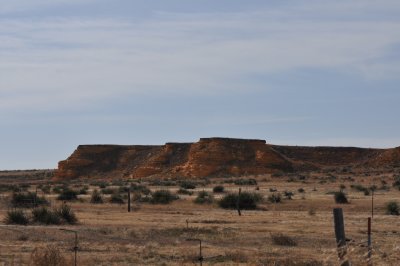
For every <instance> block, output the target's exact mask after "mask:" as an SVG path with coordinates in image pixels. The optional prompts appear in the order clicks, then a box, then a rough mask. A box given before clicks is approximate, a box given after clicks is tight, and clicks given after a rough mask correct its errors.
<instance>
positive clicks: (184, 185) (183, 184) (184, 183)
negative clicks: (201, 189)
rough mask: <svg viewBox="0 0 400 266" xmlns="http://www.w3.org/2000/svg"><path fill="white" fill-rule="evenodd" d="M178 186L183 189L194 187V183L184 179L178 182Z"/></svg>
mask: <svg viewBox="0 0 400 266" xmlns="http://www.w3.org/2000/svg"><path fill="white" fill-rule="evenodd" d="M179 186H180V187H181V188H184V189H195V188H196V183H194V182H191V181H186V180H185V181H182V182H180V184H179Z"/></svg>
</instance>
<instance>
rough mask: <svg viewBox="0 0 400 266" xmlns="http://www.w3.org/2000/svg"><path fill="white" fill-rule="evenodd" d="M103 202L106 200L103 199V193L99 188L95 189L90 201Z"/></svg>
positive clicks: (94, 202)
mask: <svg viewBox="0 0 400 266" xmlns="http://www.w3.org/2000/svg"><path fill="white" fill-rule="evenodd" d="M103 202H104V201H103V197H102V196H101V193H100V192H99V191H98V190H97V189H95V190H93V192H92V196H91V198H90V203H93V204H101V203H103Z"/></svg>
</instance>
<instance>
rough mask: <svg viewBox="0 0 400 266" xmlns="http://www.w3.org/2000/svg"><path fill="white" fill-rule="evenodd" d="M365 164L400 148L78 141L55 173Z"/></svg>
mask: <svg viewBox="0 0 400 266" xmlns="http://www.w3.org/2000/svg"><path fill="white" fill-rule="evenodd" d="M361 165H362V166H364V167H393V166H400V149H399V148H396V149H386V150H385V149H363V148H351V147H298V146H278V145H271V144H267V143H266V141H264V140H247V139H232V138H202V139H200V141H198V142H195V143H167V144H165V145H160V146H143V145H133V146H121V145H80V146H79V147H78V148H77V149H76V150H75V151H74V152H73V154H72V155H71V156H70V157H69V158H68V159H67V160H64V161H61V162H59V165H58V171H57V173H56V177H57V178H59V179H64V178H91V177H110V178H111V177H118V178H119V177H133V178H140V177H147V176H154V175H157V176H160V177H204V176H239V175H248V174H264V173H274V172H293V171H298V170H313V169H314V170H315V169H320V168H324V167H341V166H361Z"/></svg>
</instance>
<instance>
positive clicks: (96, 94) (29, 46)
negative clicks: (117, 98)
mask: <svg viewBox="0 0 400 266" xmlns="http://www.w3.org/2000/svg"><path fill="white" fill-rule="evenodd" d="M2 2H4V3H11V2H15V1H2ZM22 2H23V3H19V4H15V3H14V4H5V5H3V6H2V7H3V9H2V10H3V11H4V12H5V11H7V10H18V9H20V8H21V9H22V8H33V4H29V3H30V1H22ZM33 2H35V3H36V4H39V5H55V4H60V3H66V2H70V1H56V2H54V1H44V0H43V1H33ZM75 2H76V3H77V2H79V1H75ZM75 2H74V3H75ZM385 2H386V1H385ZM387 3H388V4H387V5H385V4H382V3H381V2H380V4H379V5H378V4H377V3H376V2H375V1H352V2H351V3H349V2H346V1H339V2H335V3H332V2H329V4H328V3H324V4H323V5H322V4H319V2H318V1H311V2H310V4H307V2H302V5H293V6H292V7H288V6H284V7H282V6H279V7H275V8H271V9H265V10H264V9H263V10H257V11H253V12H249V11H246V12H236V13H201V14H196V15H194V14H190V15H185V14H176V13H159V14H158V16H155V17H152V18H151V19H150V18H149V19H144V20H142V21H135V22H133V21H130V20H127V19H117V18H114V19H98V18H97V19H94V18H62V17H60V18H46V19H34V20H28V19H27V20H24V19H3V20H1V24H0V93H2V98H1V107H0V108H2V109H9V108H13V107H14V108H19V107H21V106H25V107H28V108H29V107H32V108H55V107H60V106H63V105H71V103H73V104H74V105H81V104H85V103H87V102H88V101H95V100H96V99H102V98H107V97H111V96H113V95H131V94H137V93H144V92H155V93H215V92H229V91H232V90H243V89H246V90H251V89H259V88H261V87H263V88H264V89H268V86H267V85H266V84H260V83H258V82H257V81H251V80H249V77H250V76H251V75H254V74H268V73H282V72H285V71H290V70H293V69H296V68H308V67H309V68H336V69H339V70H341V71H346V72H354V74H355V75H360V76H361V77H363V78H388V77H389V78H396V77H398V76H399V74H400V63H399V61H388V60H386V59H384V58H387V57H388V56H389V57H390V47H393V46H394V45H397V44H399V43H400V21H399V20H395V19H392V18H390V19H386V20H385V19H384V18H379V19H377V18H376V17H373V16H372V11H373V10H374V9H379V10H380V11H381V12H383V11H388V12H389V11H391V9H393V8H394V9H397V10H400V7H399V4H398V2H396V1H387ZM360 10H361V11H363V12H365V14H367V15H366V16H362V15H360V14H359V12H360ZM356 13H357V17H358V19H354V18H352V17H351V15H354V14H356ZM341 17H343V18H344V19H343V20H342V21H341V22H340V18H341Z"/></svg>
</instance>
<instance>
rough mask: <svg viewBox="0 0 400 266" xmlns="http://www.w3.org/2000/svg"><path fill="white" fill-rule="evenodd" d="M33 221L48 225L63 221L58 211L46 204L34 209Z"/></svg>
mask: <svg viewBox="0 0 400 266" xmlns="http://www.w3.org/2000/svg"><path fill="white" fill-rule="evenodd" d="M32 221H33V222H34V223H39V224H46V225H49V224H60V223H61V219H60V217H59V216H58V215H57V213H56V212H54V211H52V210H50V209H48V208H47V207H44V206H42V207H39V208H35V209H33V210H32Z"/></svg>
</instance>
